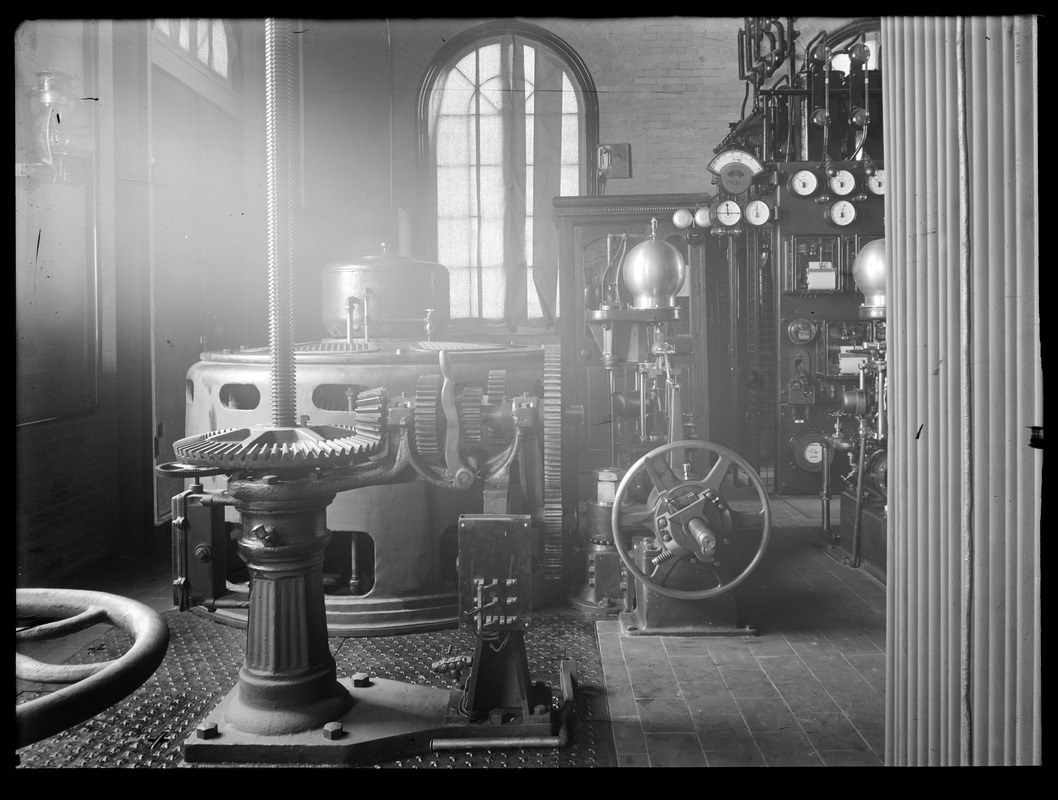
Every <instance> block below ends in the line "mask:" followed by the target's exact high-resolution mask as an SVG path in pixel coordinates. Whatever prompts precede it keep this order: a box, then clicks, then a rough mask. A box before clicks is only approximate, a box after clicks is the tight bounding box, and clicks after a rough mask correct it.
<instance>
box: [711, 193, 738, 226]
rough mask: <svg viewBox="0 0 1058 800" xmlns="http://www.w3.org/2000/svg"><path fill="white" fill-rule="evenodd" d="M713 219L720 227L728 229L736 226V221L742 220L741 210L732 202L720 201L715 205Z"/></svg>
mask: <svg viewBox="0 0 1058 800" xmlns="http://www.w3.org/2000/svg"><path fill="white" fill-rule="evenodd" d="M713 217H714V218H715V219H716V221H717V222H718V223H719V224H720V225H724V226H727V227H730V226H732V225H737V224H738V221H739V220H740V219H742V209H741V208H739V205H738V203H736V202H735V201H734V200H721V201H720V202H719V203H717V204H716V209H715V211H713Z"/></svg>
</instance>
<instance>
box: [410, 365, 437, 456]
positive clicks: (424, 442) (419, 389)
mask: <svg viewBox="0 0 1058 800" xmlns="http://www.w3.org/2000/svg"><path fill="white" fill-rule="evenodd" d="M440 411H441V376H440V375H423V376H421V377H420V378H419V380H418V381H417V382H416V384H415V449H416V451H418V453H419V455H420V456H426V457H435V456H439V455H441V448H440V439H441V432H440V431H438V429H437V425H438V422H439V421H440V420H441V418H442V415H441V413H440Z"/></svg>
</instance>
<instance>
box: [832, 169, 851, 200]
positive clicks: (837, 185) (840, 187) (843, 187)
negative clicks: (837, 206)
mask: <svg viewBox="0 0 1058 800" xmlns="http://www.w3.org/2000/svg"><path fill="white" fill-rule="evenodd" d="M827 185H828V186H829V187H830V191H832V192H833V193H834V194H836V195H837V196H838V197H844V196H845V195H847V194H852V190H853V189H855V188H856V178H855V177H854V176H853V174H852V173H851V172H849V171H848V170H847V169H839V170H838V171H837V173H835V175H834V176H833V177H832V178H830V180H829V181H827Z"/></svg>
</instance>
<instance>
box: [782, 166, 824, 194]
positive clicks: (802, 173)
mask: <svg viewBox="0 0 1058 800" xmlns="http://www.w3.org/2000/svg"><path fill="white" fill-rule="evenodd" d="M789 186H790V191H791V192H793V193H794V194H796V195H800V196H801V197H808V196H809V195H810V194H815V191H816V189H818V188H819V177H818V176H817V175H816V174H815V173H814V172H812V170H810V169H799V170H797V172H795V173H794V174H793V175H791V176H790V182H789Z"/></svg>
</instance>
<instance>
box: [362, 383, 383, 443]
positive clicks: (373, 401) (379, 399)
mask: <svg viewBox="0 0 1058 800" xmlns="http://www.w3.org/2000/svg"><path fill="white" fill-rule="evenodd" d="M354 416H355V419H356V423H355V428H356V434H357V436H359V437H361V438H363V439H366V440H368V441H372V442H375V444H376V445H377V444H380V443H381V442H382V434H383V431H384V429H385V427H386V390H385V389H384V388H382V387H378V388H376V389H368V390H367V391H364V392H360V394H358V395H357V396H356V412H355V415H354Z"/></svg>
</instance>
